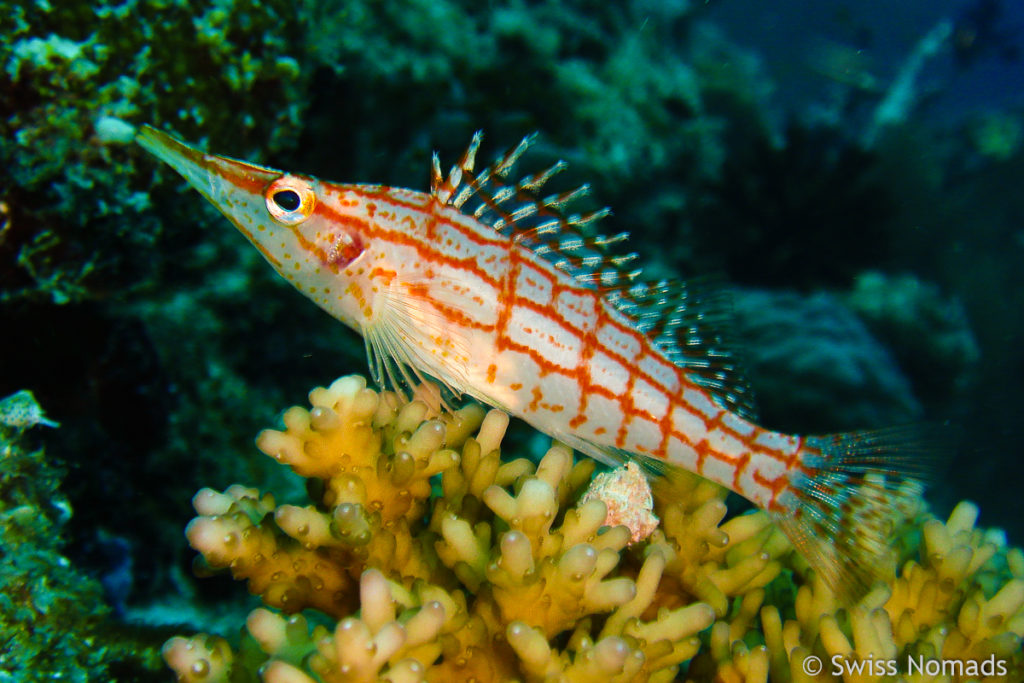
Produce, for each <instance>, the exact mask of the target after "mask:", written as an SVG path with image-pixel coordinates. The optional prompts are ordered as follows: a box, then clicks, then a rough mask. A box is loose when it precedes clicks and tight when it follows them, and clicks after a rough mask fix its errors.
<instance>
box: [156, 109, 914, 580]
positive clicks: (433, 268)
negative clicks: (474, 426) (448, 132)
mask: <svg viewBox="0 0 1024 683" xmlns="http://www.w3.org/2000/svg"><path fill="white" fill-rule="evenodd" d="M138 140H139V142H140V144H142V146H143V147H145V148H146V149H148V150H149V151H151V152H153V153H154V154H155V155H156V156H158V157H159V158H161V159H162V160H164V161H166V162H167V163H169V164H170V165H171V166H172V167H174V168H175V169H176V170H177V171H179V172H180V173H181V174H182V175H183V176H184V177H185V178H186V180H188V182H189V183H190V184H191V185H192V186H193V187H195V188H196V189H197V190H199V191H200V192H201V193H202V194H203V195H204V196H206V197H207V199H209V200H210V201H211V202H212V203H213V204H214V205H216V206H217V207H218V208H219V209H220V210H221V211H222V212H223V213H224V214H225V215H226V216H227V217H228V218H229V219H230V220H231V221H232V222H233V223H234V224H235V226H236V227H237V228H238V229H239V230H240V231H241V232H242V233H243V234H244V235H245V236H246V237H247V238H248V239H249V241H250V242H252V244H253V245H254V246H256V248H257V249H259V250H260V252H261V253H262V254H263V255H264V257H265V258H266V259H267V261H268V262H270V264H271V265H272V266H273V267H274V268H275V269H276V270H277V271H278V272H279V273H280V274H281V275H282V276H283V277H285V278H286V279H287V280H288V281H290V282H291V283H292V284H293V285H294V286H295V287H296V288H298V289H299V290H300V291H302V292H303V293H304V294H305V295H306V296H307V297H309V298H310V299H312V300H313V301H314V302H315V303H316V304H317V305H318V306H320V307H321V308H323V309H324V310H325V311H327V312H328V313H330V314H331V315H333V316H334V317H336V318H337V319H339V320H341V321H342V322H344V323H345V324H347V325H349V326H350V327H352V328H353V329H355V330H356V331H357V332H359V333H360V334H361V335H362V336H363V338H364V340H365V342H366V346H367V351H368V357H369V362H370V369H371V372H372V374H373V376H374V378H375V380H376V381H378V382H379V383H381V384H385V385H390V386H392V387H393V388H396V389H398V390H401V389H402V388H403V387H410V386H412V385H414V384H415V383H417V382H419V381H422V380H423V379H424V378H426V377H431V378H434V379H436V380H437V381H439V382H440V383H441V384H442V385H444V386H445V387H446V388H447V389H448V390H449V391H450V392H452V393H454V394H468V395H470V396H472V397H474V398H476V399H478V400H480V401H483V402H485V403H488V404H490V405H493V406H496V407H499V408H501V409H503V410H505V411H507V412H509V413H511V414H513V415H515V416H517V417H520V418H522V419H523V420H525V421H526V422H528V423H530V424H531V425H532V426H534V427H535V428H537V429H539V430H540V431H543V432H545V433H547V434H549V435H551V436H552V437H554V438H556V439H558V440H561V441H563V442H565V443H567V444H569V445H571V446H573V447H574V448H576V449H578V450H580V451H582V452H583V453H585V454H587V455H590V456H592V457H594V458H597V459H599V460H602V461H604V462H607V463H619V462H623V461H628V460H636V461H638V462H641V463H643V465H644V466H645V469H646V470H648V471H649V472H655V473H662V474H669V475H671V473H672V472H673V471H674V470H675V468H682V469H685V470H688V471H691V472H695V473H697V474H699V475H702V476H704V477H707V478H708V479H711V480H712V481H715V482H717V483H719V484H721V485H723V486H726V487H728V488H729V489H731V490H733V491H735V492H736V493H738V494H740V495H742V496H744V497H746V498H748V499H749V500H751V501H752V502H753V503H755V504H756V505H758V506H759V507H761V508H763V509H765V510H767V511H768V512H769V513H771V514H772V515H773V516H774V517H775V519H776V520H777V521H778V522H779V524H780V525H781V527H782V528H783V530H784V531H786V533H787V534H788V535H789V536H790V538H791V539H792V540H793V541H794V543H795V544H796V545H797V547H798V549H800V550H801V552H803V553H804V554H805V556H807V558H808V560H809V561H811V563H812V564H813V565H814V566H815V568H816V569H818V570H819V571H820V572H821V573H822V574H823V576H824V578H825V579H826V580H827V581H829V583H830V584H831V585H832V586H833V588H834V589H835V590H836V591H837V592H838V593H839V594H840V595H841V596H845V597H846V598H848V599H851V600H852V599H855V598H856V597H859V596H860V595H862V594H863V593H864V592H866V590H867V589H868V588H870V586H871V584H872V582H873V581H874V580H876V579H877V578H879V577H880V576H883V575H884V573H885V568H884V567H881V566H880V564H879V562H880V561H879V558H880V557H882V556H884V555H885V549H886V547H887V543H888V538H887V536H886V535H887V533H888V530H889V529H890V528H891V526H892V520H891V513H890V512H889V510H888V509H887V507H886V506H887V505H889V504H891V503H893V502H895V499H896V498H899V497H908V496H913V495H917V493H918V492H919V491H920V485H919V482H918V478H917V475H918V474H919V472H918V459H917V457H916V452H915V450H914V448H913V443H912V439H911V438H910V437H909V436H908V434H907V433H904V432H887V433H857V434H846V435H835V436H827V437H802V436H796V435H789V434H783V433H779V432H774V431H771V430H768V429H764V428H762V427H760V426H758V425H757V424H756V423H755V422H754V421H753V420H752V419H751V418H752V410H751V407H750V400H749V394H748V392H747V391H746V389H745V385H744V383H743V382H742V379H741V378H740V377H739V375H738V374H737V373H736V372H735V369H734V363H733V361H732V359H731V356H730V354H729V352H728V345H727V340H726V339H725V337H724V336H723V335H722V334H721V333H719V332H718V330H717V326H718V324H719V322H720V320H721V319H722V318H724V312H723V299H722V297H721V296H719V295H718V293H716V291H715V290H714V289H713V288H711V287H708V286H707V285H702V284H700V283H696V284H695V283H682V282H664V281H663V282H656V283H644V282H641V281H640V280H639V279H638V276H639V271H636V270H629V269H628V264H629V262H630V260H631V258H632V257H631V256H615V255H613V254H612V252H611V249H610V247H611V245H613V244H614V243H616V242H620V241H622V240H623V239H624V236H622V235H617V236H614V237H604V236H601V235H599V234H597V233H596V232H595V231H594V230H593V229H592V224H594V223H595V222H596V221H597V220H598V219H600V218H601V217H603V216H604V215H605V214H606V213H607V211H605V210H602V211H597V212H593V213H590V214H586V215H576V214H573V215H569V214H567V213H566V212H565V207H566V205H567V204H569V203H570V202H571V201H572V200H573V199H574V198H575V197H576V196H578V195H579V194H581V193H582V190H576V191H572V192H565V193H561V194H556V195H551V196H548V197H543V198H542V197H541V196H540V195H539V190H540V188H541V187H542V186H543V185H544V183H545V182H546V181H547V180H548V179H549V178H550V177H551V176H552V175H554V174H555V173H557V172H558V170H560V168H561V164H556V165H555V166H552V167H551V168H548V169H546V170H544V171H541V172H539V173H536V174H533V175H530V176H526V177H525V178H523V179H521V180H519V181H518V182H511V181H509V180H508V179H507V178H508V176H509V174H510V172H511V170H512V168H513V167H514V165H515V164H516V162H517V160H518V159H519V157H520V156H521V155H522V153H523V151H525V149H526V148H527V147H528V146H529V143H530V138H527V139H526V140H524V141H523V142H522V143H521V144H520V145H519V146H517V147H515V148H513V149H511V150H509V151H508V152H506V153H505V154H504V155H502V156H501V157H499V158H498V160H497V161H496V162H494V163H493V164H492V165H491V166H489V167H487V168H485V169H484V170H483V171H481V172H479V173H477V174H475V175H474V174H473V171H474V165H475V156H476V152H477V149H478V146H479V144H480V135H479V134H477V136H476V137H474V139H473V142H472V143H471V145H470V146H469V148H468V149H467V151H466V153H465V154H464V155H463V157H462V159H461V160H460V162H459V163H458V164H457V165H456V166H454V167H453V168H452V170H451V172H450V173H449V174H448V176H447V177H444V176H442V174H441V172H440V166H439V163H438V161H437V158H436V156H435V159H434V166H433V174H432V184H431V185H432V186H431V191H430V192H429V193H427V192H417V191H413V190H406V189H400V188H392V187H386V186H380V185H355V184H334V183H326V182H323V181H320V180H317V179H315V178H311V177H308V176H302V175H297V174H287V173H282V172H280V171H276V170H273V169H269V168H265V167H262V166H256V165H253V164H249V163H246V162H242V161H237V160H234V159H230V158H227V157H221V156H217V155H211V154H205V153H203V152H200V151H198V150H195V149H193V148H191V147H189V146H187V145H185V144H184V143H181V142H180V141H177V140H175V139H174V138H171V137H170V136H168V135H166V134H164V133H161V132H159V131H156V130H155V129H152V128H149V127H146V128H144V129H143V131H142V132H141V133H140V135H139V137H138ZM887 451H894V452H896V453H897V454H898V457H895V458H886V457H884V454H885V453H886V452H887ZM669 478H670V477H669Z"/></svg>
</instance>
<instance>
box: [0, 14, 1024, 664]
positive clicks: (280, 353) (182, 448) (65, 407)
mask: <svg viewBox="0 0 1024 683" xmlns="http://www.w3.org/2000/svg"><path fill="white" fill-rule="evenodd" d="M0 8H2V12H0V27H2V32H0V45H2V50H0V59H2V62H0V66H2V69H0V81H2V86H0V111H2V113H3V116H2V119H0V126H2V128H3V130H2V132H3V135H2V136H0V154H2V164H0V178H2V181H0V397H5V396H8V395H13V394H15V393H16V392H19V391H21V390H30V391H31V392H32V393H33V395H34V398H35V400H36V401H38V404H39V405H40V406H41V407H42V409H43V410H45V414H46V417H47V418H49V419H50V420H52V421H54V422H57V423H59V427H48V426H46V425H45V424H38V425H36V426H34V427H27V426H26V425H25V421H24V419H23V417H20V416H21V415H22V414H23V412H24V411H23V412H22V413H17V414H15V413H16V412H17V411H16V408H17V409H18V410H21V409H22V408H24V405H25V404H24V402H23V401H21V402H10V403H7V404H6V408H3V406H4V405H5V404H0V422H3V421H5V420H6V423H5V425H6V426H4V427H3V431H2V437H0V438H2V443H0V446H2V447H3V455H2V457H3V459H2V460H0V515H2V516H0V533H2V534H3V536H2V537H0V586H2V588H0V596H2V599H0V613H2V617H0V680H3V681H6V680H44V679H45V680H50V678H49V677H50V676H51V675H53V674H54V673H55V672H61V673H62V674H63V675H64V676H66V677H67V679H69V680H172V679H173V675H172V674H171V673H170V672H169V671H167V670H166V669H165V668H164V666H165V665H164V664H163V662H162V661H161V659H160V655H159V647H160V645H161V643H163V641H164V640H165V639H166V638H167V637H169V636H170V635H172V634H175V633H183V632H185V633H188V632H195V631H198V630H203V631H207V632H215V633H220V634H222V635H225V636H231V635H237V632H238V628H239V626H240V625H241V624H242V623H243V622H244V619H245V616H244V615H245V612H246V611H247V610H248V608H249V607H251V606H252V605H251V604H248V603H245V598H244V595H245V591H244V589H243V588H242V586H241V585H240V584H235V582H233V581H231V579H230V577H228V576H224V575H220V576H217V577H214V578H208V579H203V580H197V579H195V578H194V577H193V575H192V571H191V564H192V560H193V557H194V556H195V554H196V553H195V551H193V550H192V549H191V548H189V547H188V544H187V542H186V541H185V539H184V537H183V535H182V530H183V528H184V526H185V524H186V523H187V522H188V520H189V519H191V518H192V517H193V514H194V513H193V511H192V509H191V507H190V501H191V498H192V496H193V495H194V494H195V492H196V491H197V490H199V489H200V488H201V487H204V486H210V487H214V488H217V489H218V490H219V489H223V488H224V487H226V486H228V485H229V484H231V483H234V482H245V483H246V484H247V485H252V486H257V487H259V488H260V489H261V490H262V489H272V488H276V489H278V490H282V491H286V492H289V494H290V495H292V496H297V495H300V494H301V493H302V483H301V482H298V481H297V480H296V479H295V478H288V477H287V476H286V475H285V474H282V472H281V471H280V470H281V468H280V467H279V466H277V465H276V464H275V463H274V462H273V461H272V460H271V459H269V458H265V457H263V456H262V455H260V454H259V453H258V452H257V451H256V449H255V448H254V446H253V438H254V436H255V435H256V434H257V433H258V432H259V430H260V429H262V428H264V427H268V426H272V425H273V424H274V423H275V420H276V418H277V416H278V414H279V413H280V411H281V410H282V409H283V408H285V407H286V406H289V405H292V404H296V403H303V402H304V400H305V399H304V397H305V395H306V393H307V392H308V391H309V389H310V388H312V387H315V386H320V385H327V384H329V383H330V382H331V381H332V380H333V379H334V378H336V377H339V376H342V375H345V374H348V373H361V374H365V373H366V371H367V368H366V361H365V357H364V349H363V344H362V342H361V341H360V340H359V339H358V338H357V337H356V336H355V335H354V334H353V333H350V332H349V331H348V330H347V329H345V328H344V327H343V326H342V325H340V324H338V323H337V322H336V321H335V320H333V319H331V318H330V317H328V316H327V315H326V314H324V313H322V312H321V311H320V310H319V309H317V308H316V307H315V306H313V305H311V304H310V303H309V302H308V301H307V300H306V299H305V298H304V297H303V296H302V295H301V294H300V293H299V292H297V291H294V290H293V289H292V288H291V287H290V286H289V285H288V284H287V283H286V282H284V281H283V280H281V279H279V278H278V277H277V276H276V275H275V274H274V273H273V271H272V269H271V268H269V267H267V266H266V264H265V263H264V262H263V261H262V259H261V257H260V255H259V253H258V252H257V251H256V250H254V249H252V248H251V247H250V246H249V245H248V244H247V243H246V242H245V240H244V239H243V238H242V236H241V235H239V234H238V233H237V231H235V230H234V229H233V228H232V227H231V225H230V224H229V223H228V222H227V221H226V220H224V219H223V218H222V217H221V216H220V215H219V214H217V213H216V211H215V209H213V208H212V206H210V205H209V204H208V203H207V202H206V201H205V200H204V199H203V198H202V197H200V196H199V195H198V194H197V193H195V192H194V191H191V190H189V189H187V188H186V186H185V183H184V181H182V180H181V178H180V177H178V176H177V175H176V174H175V173H174V172H173V171H172V170H170V169H169V168H166V167H161V165H160V164H159V163H158V162H157V161H156V160H155V159H153V158H152V157H150V156H149V155H148V154H146V153H145V152H144V151H143V150H142V149H141V148H139V147H138V146H136V145H135V144H133V142H132V136H133V131H134V127H136V126H139V125H142V124H144V123H148V124H151V125H153V126H156V127H158V128H160V129H163V130H167V131H169V132H172V133H173V134H176V135H177V136H179V137H181V138H182V139H184V140H186V141H188V142H190V143H194V144H196V145H198V146H200V147H202V148H204V149H206V150H208V151H211V152H215V153H218V154H225V155H229V156H232V157H236V158H240V159H245V160H249V161H253V162H257V163H261V164H265V165H268V166H271V167H274V168H282V169H287V170H292V171H296V172H302V173H307V174H311V175H315V176H318V177H321V178H324V179H330V180H338V181H344V182H369V183H381V184H386V185H394V186H400V187H408V188H413V189H417V190H424V189H426V188H427V187H428V178H429V166H430V155H431V152H432V151H433V150H437V151H438V152H439V153H440V155H441V159H442V164H443V165H444V166H447V165H448V164H450V163H453V162H454V161H455V160H456V159H457V158H458V155H459V154H461V152H462V151H463V149H464V148H465V146H466V145H467V144H468V142H469V140H470V137H471V136H472V134H473V132H474V131H476V130H483V131H485V134H486V136H485V142H484V150H483V151H482V152H481V154H482V157H483V158H484V159H489V158H490V157H491V156H492V155H495V154H497V153H499V152H500V151H501V150H504V149H505V148H507V147H508V146H510V145H512V144H514V143H515V142H516V141H518V140H519V139H520V138H521V137H522V136H524V135H526V134H528V133H531V132H533V131H539V133H540V136H539V142H538V145H537V150H536V151H534V152H533V153H532V154H531V157H532V159H531V160H530V162H529V163H530V165H531V166H530V168H531V169H532V168H541V167H542V166H543V165H544V164H545V163H550V162H552V161H554V160H556V159H565V160H567V161H568V162H569V164H570V166H569V170H568V171H567V172H566V173H565V174H564V175H565V176H566V177H565V178H560V179H559V188H560V189H565V188H570V187H573V186H575V184H579V183H581V182H588V183H590V184H591V185H592V187H593V191H592V193H591V196H590V198H589V199H588V200H587V201H589V202H590V208H597V207H600V206H604V205H607V206H610V207H612V209H613V212H614V213H613V216H612V217H611V218H609V219H607V220H606V221H605V225H606V229H608V230H609V231H613V232H614V231H617V230H627V231H629V232H630V233H631V236H632V237H631V240H630V242H629V248H630V249H631V250H635V251H637V252H638V253H639V254H640V260H639V263H640V264H641V265H642V266H643V267H644V270H645V272H646V274H647V275H649V276H650V277H656V278H657V277H677V276H684V277H693V276H700V275H712V276H716V277H720V278H721V279H722V280H724V281H725V282H727V283H729V285H730V287H731V288H733V290H734V298H735V309H736V326H737V336H738V338H739V339H740V340H741V343H742V347H743V355H744V356H745V360H746V363H747V366H748V369H749V375H750V376H751V380H752V383H753V388H754V391H755V393H756V396H757V403H758V407H759V411H760V416H761V420H760V422H761V423H762V424H764V425H765V426H767V427H771V428H773V429H777V430H782V431H788V432H796V433H821V432H835V431H841V430H851V429H860V428H871V427H884V426H887V425H894V424H906V423H913V422H921V423H936V424H938V423H944V422H949V423H951V424H953V425H954V426H955V427H956V428H955V429H954V430H952V432H951V433H955V434H956V436H955V437H953V436H951V437H950V438H951V439H955V440H956V443H955V444H951V445H952V446H953V447H952V448H951V449H950V450H951V452H952V455H951V457H950V458H949V461H948V462H945V463H944V464H943V465H942V466H941V468H940V469H939V471H938V472H936V475H935V481H934V483H933V485H932V486H931V487H930V489H929V490H928V492H927V493H926V498H927V500H928V502H929V504H930V506H931V508H932V510H933V511H934V512H935V514H936V515H937V516H938V517H939V518H943V519H944V518H945V517H946V516H947V515H948V514H949V512H950V511H951V510H952V509H953V507H954V505H955V504H956V503H957V501H959V500H961V499H969V500H972V501H974V502H976V503H978V505H979V507H980V510H981V517H980V520H979V524H980V525H982V526H984V527H995V528H1000V529H1003V530H1005V534H1006V538H1007V540H1008V543H1009V545H1015V546H1020V545H1021V544H1024V496H1022V495H1021V486H1022V483H1021V482H1022V479H1021V475H1022V472H1024V465H1021V458H1020V453H1021V450H1020V441H1021V438H1022V436H1024V419H1022V415H1024V394H1022V392H1021V386H1022V385H1024V354H1022V352H1021V345H1022V343H1024V267H1022V266H1024V192H1022V191H1021V190H1022V182H1024V89H1022V88H1021V84H1022V83H1024V61H1022V60H1024V53H1022V50H1024V5H1022V4H1021V3H1018V2H1011V1H1009V0H1006V1H1003V0H961V1H958V2H953V1H949V2H946V1H937V2H936V1H929V2H921V1H917V2H905V3H901V4H898V5H896V4H893V3H883V2H874V1H871V2H867V1H862V2H822V3H814V4H813V5H812V6H808V4H807V3H796V2H777V3H764V2H757V1H756V0H722V1H720V2H707V3H705V2H688V1H687V0H633V1H631V2H630V1H626V2H608V3H598V2H585V1H582V0H579V1H573V2H556V1H553V0H547V1H545V0H534V1H526V0H520V1H517V2H503V3H495V2H468V1H465V0H430V1H427V0H411V1H406V2H399V1H397V0H395V1H384V0H351V1H347V0H326V1H314V0H300V1H299V2H283V1H282V0H269V1H262V2H260V1H256V0H211V1H207V2H198V1H189V0H124V1H123V2H119V3H113V2H111V3H104V2H86V1H82V2H75V1H72V0H31V1H29V2H10V0H4V1H0ZM534 164H535V165H536V166H533V165H534ZM15 403H17V406H15ZM5 409H6V410H7V413H4V410H5ZM29 412H31V410H29ZM30 421H31V420H30ZM535 442H536V440H535V439H534V437H533V436H532V435H531V434H530V433H529V430H527V429H525V428H523V427H520V428H518V429H516V428H513V433H512V434H511V435H510V436H509V437H508V438H507V441H506V449H508V450H510V451H512V450H517V449H518V450H523V451H525V450H527V449H530V448H533V450H532V451H531V452H539V453H542V452H543V448H540V449H539V451H538V449H537V448H535V447H534V446H531V444H535ZM284 497H287V495H285V496H284ZM225 605H229V606H225ZM239 615H241V616H239ZM196 680H201V679H196ZM1007 680H1009V679H1007Z"/></svg>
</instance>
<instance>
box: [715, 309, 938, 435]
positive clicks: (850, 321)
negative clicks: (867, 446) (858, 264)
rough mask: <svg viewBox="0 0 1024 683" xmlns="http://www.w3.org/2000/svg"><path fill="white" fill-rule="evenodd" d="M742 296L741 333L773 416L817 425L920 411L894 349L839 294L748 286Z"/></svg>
mask: <svg viewBox="0 0 1024 683" xmlns="http://www.w3.org/2000/svg"><path fill="white" fill-rule="evenodd" d="M734 299H735V311H736V322H737V328H738V335H737V338H739V339H743V340H744V352H745V355H746V360H747V361H748V363H749V367H750V376H751V381H752V383H753V386H754V390H755V392H756V393H757V394H758V396H759V397H760V398H761V399H762V400H761V401H760V403H761V408H762V417H763V418H764V420H765V422H766V423H767V424H771V425H773V426H775V427H776V428H778V429H782V430H785V431H791V432H802V433H817V432H825V431H828V430H829V429H835V428H837V427H838V428H847V429H854V428H857V427H864V426H875V427H880V426H884V425H887V424H893V423H899V422H907V421H909V420H912V419H914V418H915V417H917V416H919V415H920V412H921V407H920V405H919V404H918V401H917V399H916V398H915V396H914V393H913V391H912V389H911V386H910V383H909V382H908V381H907V380H906V378H905V377H904V376H903V373H902V371H901V369H900V367H899V366H898V365H897V364H896V362H895V360H894V359H893V357H892V355H891V354H890V352H889V350H888V349H887V348H886V347H885V346H883V345H882V344H880V343H879V342H878V341H877V340H876V339H875V338H874V337H873V336H872V335H871V333H870V332H868V330H867V328H866V327H865V325H864V323H863V322H861V320H860V319H859V318H858V317H857V316H856V315H854V314H853V312H851V311H850V309H848V308H847V307H846V306H844V305H843V302H842V301H841V300H840V299H839V298H838V297H836V296H833V295H831V294H825V293H818V294H812V295H803V294H799V293H797V292H778V291H769V290H755V289H741V290H737V291H736V292H735V298H734Z"/></svg>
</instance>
